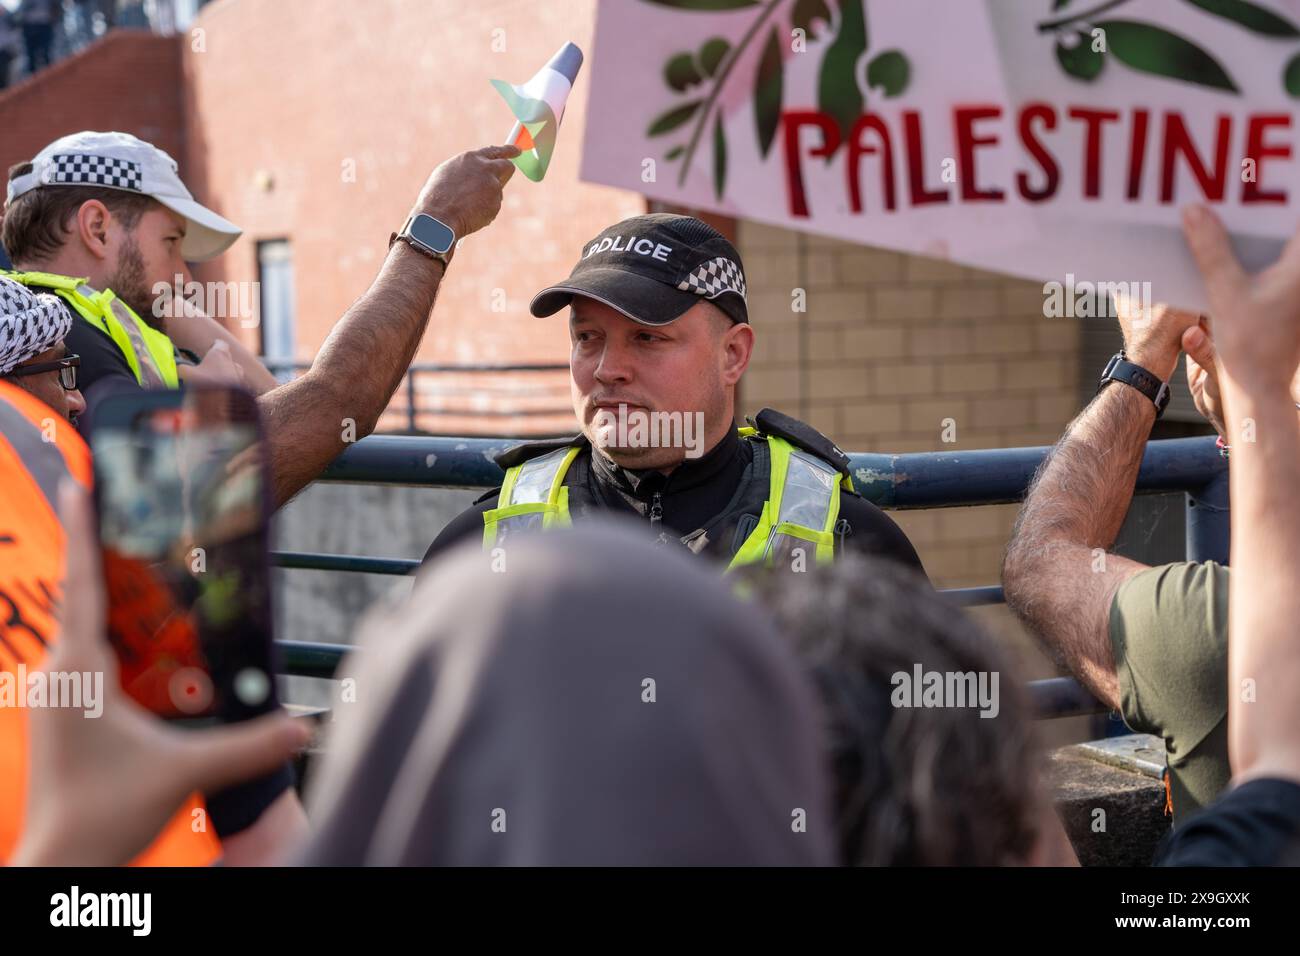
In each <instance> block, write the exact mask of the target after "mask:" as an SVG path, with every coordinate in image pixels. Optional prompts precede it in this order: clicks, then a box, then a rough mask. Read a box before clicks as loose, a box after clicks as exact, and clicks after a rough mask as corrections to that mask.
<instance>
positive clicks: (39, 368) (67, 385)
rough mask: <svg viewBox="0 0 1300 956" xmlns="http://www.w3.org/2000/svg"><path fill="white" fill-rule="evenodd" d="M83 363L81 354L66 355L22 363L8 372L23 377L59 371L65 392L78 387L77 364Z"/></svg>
mask: <svg viewBox="0 0 1300 956" xmlns="http://www.w3.org/2000/svg"><path fill="white" fill-rule="evenodd" d="M80 364H81V356H80V355H65V356H63V358H61V359H55V360H54V361H53V362H37V363H36V364H35V365H20V366H18V367H17V368H16V369H14V370H13V371H12V372H10V373H9V374H8V377H9V378H21V377H22V376H24V375H40V374H41V373H42V372H56V371H57V372H58V373H59V384H60V385H62V386H63V390H64V391H65V392H71V391H72V390H73V389H75V388H76V387H77V366H78V365H80Z"/></svg>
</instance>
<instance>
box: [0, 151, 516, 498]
mask: <svg viewBox="0 0 1300 956" xmlns="http://www.w3.org/2000/svg"><path fill="white" fill-rule="evenodd" d="M518 155H519V150H518V149H516V148H515V147H513V146H491V147H487V148H485V149H480V150H475V151H472V152H467V153H462V154H460V155H459V156H455V157H453V158H452V159H450V160H448V161H447V162H445V163H443V164H442V165H441V166H439V167H438V168H437V169H436V170H434V172H433V174H432V175H431V176H430V177H429V179H428V181H427V182H426V183H425V186H424V189H423V190H422V191H421V193H420V197H419V199H417V201H416V204H415V206H414V207H413V208H412V210H411V214H410V216H409V217H408V219H407V222H406V225H405V226H404V227H403V228H402V230H401V232H400V233H394V234H393V235H392V237H391V238H390V240H389V252H388V255H387V257H386V258H385V260H384V262H383V265H382V267H381V269H380V272H379V275H378V277H377V278H376V280H375V282H374V284H373V285H372V286H371V288H370V289H369V290H368V291H367V292H366V293H365V294H364V295H362V297H361V298H360V299H358V300H357V302H356V303H355V304H353V306H352V307H351V308H350V309H349V310H348V311H347V313H346V314H345V315H344V316H343V318H342V319H341V320H340V321H339V322H338V323H337V324H336V326H335V328H334V331H333V333H332V334H331V336H330V338H329V340H328V341H327V342H326V343H325V345H324V346H322V348H321V350H320V352H319V354H318V355H317V357H316V360H315V362H313V364H312V367H311V368H310V369H309V370H308V371H307V372H306V373H304V374H303V375H302V376H301V377H299V378H298V379H296V380H294V381H292V382H289V383H287V384H284V385H281V386H279V387H275V381H274V379H273V378H272V377H271V376H270V373H269V372H267V370H266V369H265V368H264V367H263V366H262V365H261V364H260V363H259V362H258V361H257V359H256V357H255V356H252V355H251V354H250V353H249V352H248V351H247V350H246V349H244V348H243V346H242V345H240V344H239V342H238V341H237V340H236V339H235V338H234V337H233V336H231V335H230V334H229V333H228V332H226V331H225V330H224V329H222V328H221V327H220V326H219V324H218V323H216V322H214V321H213V320H211V319H209V318H207V317H206V316H202V315H194V314H186V315H183V316H180V317H176V318H166V317H163V318H159V317H158V316H157V312H158V311H159V310H156V309H154V307H153V303H154V301H155V298H156V297H155V296H154V295H153V293H152V290H153V289H154V288H155V286H157V285H159V284H161V285H163V286H166V287H168V288H171V287H173V285H174V283H175V277H176V276H177V275H180V276H182V277H184V278H185V279H186V280H188V277H189V271H188V268H187V266H186V263H187V262H202V261H204V260H207V259H211V258H213V257H215V256H218V255H220V254H221V253H222V252H224V251H225V250H226V249H227V248H228V247H229V246H230V245H231V244H232V243H233V242H234V241H235V240H236V239H237V238H239V235H240V230H239V228H238V227H237V226H235V225H233V224H232V223H230V222H228V221H227V220H226V219H224V218H222V217H221V216H219V215H217V214H216V213H215V212H213V211H212V210H210V209H208V208H206V207H205V206H203V205H201V204H200V203H198V202H196V201H195V199H194V197H193V196H192V195H191V194H190V192H189V190H188V189H187V188H186V187H185V184H184V183H183V182H181V180H180V177H179V176H178V174H177V166H176V162H175V161H174V160H173V159H172V158H171V157H170V156H168V155H167V154H166V153H165V152H163V151H162V150H160V149H158V148H156V147H154V146H152V145H150V144H149V143H146V142H143V141H141V140H139V139H136V138H135V137H134V136H129V135H127V134H125V133H97V132H82V133H75V134H73V135H71V136H65V137H63V138H61V139H59V140H56V141H55V142H53V143H51V144H50V145H49V146H47V147H46V148H45V149H43V150H41V151H40V153H38V154H37V155H36V157H35V158H34V159H33V160H32V161H31V162H30V163H22V164H20V165H18V166H15V167H13V169H11V170H10V174H9V188H8V198H7V201H6V204H5V212H4V222H3V232H2V233H0V241H3V244H4V247H5V249H6V250H7V252H8V254H9V257H10V259H11V260H12V262H13V263H14V268H15V270H17V271H16V272H12V273H7V275H9V276H10V277H11V278H14V279H16V280H18V281H19V282H22V283H23V284H25V285H27V286H29V287H32V288H38V289H42V290H49V291H53V292H54V293H56V294H57V295H58V296H60V297H61V298H62V299H63V300H64V301H66V302H67V303H68V304H69V305H70V306H71V307H72V308H73V310H74V313H75V317H76V318H78V319H80V320H84V321H79V320H78V321H74V323H73V328H72V331H71V332H70V333H69V341H68V344H69V347H70V348H72V349H73V351H75V352H77V353H78V354H79V355H80V356H81V369H80V373H81V379H82V383H83V388H85V389H86V392H87V396H88V398H89V399H90V401H91V403H92V405H93V404H94V402H95V400H96V395H97V392H99V391H100V390H101V389H106V388H110V387H114V386H121V385H125V386H130V387H146V388H149V387H166V388H177V387H180V385H181V384H182V382H184V381H188V380H203V379H206V380H212V379H214V378H215V379H217V380H222V381H235V382H242V384H244V386H245V387H247V388H249V390H250V391H252V392H254V393H256V394H258V395H259V405H260V407H261V409H262V414H263V417H264V418H265V420H266V422H267V433H268V445H269V453H270V461H271V469H272V478H273V481H274V487H275V497H276V502H277V504H283V503H284V502H285V501H287V500H288V499H289V498H291V497H293V495H295V494H296V493H297V492H298V491H300V490H302V488H303V487H304V486H305V485H306V484H307V483H308V482H310V481H312V480H313V479H314V478H316V476H317V475H318V474H319V473H320V472H321V470H322V469H324V467H325V466H326V465H327V464H329V462H330V461H332V460H333V459H334V458H335V457H337V456H338V454H339V453H340V452H342V451H343V449H344V448H345V447H346V443H345V441H344V438H343V436H345V435H346V436H348V437H349V438H352V436H355V437H356V438H361V437H363V436H365V435H366V434H369V432H370V431H371V430H373V428H374V426H375V423H376V422H377V421H378V420H379V416H380V415H381V414H382V413H383V411H384V409H385V408H386V407H387V405H388V401H389V399H390V398H391V397H392V395H393V392H394V391H395V390H396V388H397V386H398V385H399V384H401V382H402V379H403V376H404V375H405V373H406V368H407V364H408V363H409V362H410V359H411V356H412V355H414V354H415V351H416V348H417V347H418V345H419V342H420V338H421V337H422V336H423V334H424V329H425V326H426V324H427V322H428V319H429V314H430V311H431V310H432V308H433V301H434V297H435V296H436V294H437V289H438V286H439V284H440V283H441V281H442V277H443V274H444V271H445V270H446V268H447V267H448V264H449V263H450V261H451V258H452V254H453V252H454V250H455V243H456V241H457V240H458V239H460V238H463V237H465V236H467V235H469V234H470V233H472V232H475V231H477V230H478V229H481V228H483V227H484V226H486V225H487V224H488V223H490V222H491V221H492V220H493V219H494V218H495V217H496V214H497V211H498V210H499V209H500V207H501V200H502V191H503V189H504V186H505V183H506V181H507V180H508V179H509V178H510V175H511V174H512V173H513V172H514V168H515V167H514V166H513V165H511V163H510V162H509V160H510V159H511V158H513V157H515V156H518ZM399 239H400V240H403V241H400V242H399V241H397V240H399ZM173 311H174V310H173ZM218 342H224V346H222V345H217V344H215V343H218ZM177 346H180V347H181V348H185V349H189V350H191V351H193V352H195V353H197V354H199V355H201V356H203V359H202V361H201V362H200V363H199V364H198V365H197V366H193V365H190V366H187V365H186V362H185V359H184V358H183V357H182V358H181V360H180V361H179V362H178V359H177V356H178V352H177Z"/></svg>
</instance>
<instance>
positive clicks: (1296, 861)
mask: <svg viewBox="0 0 1300 956" xmlns="http://www.w3.org/2000/svg"><path fill="white" fill-rule="evenodd" d="M1155 862H1156V865H1157V866H1296V865H1300V784H1298V783H1295V782H1294V781H1291V780H1278V779H1268V778H1260V779H1257V780H1249V781H1247V782H1246V783H1243V784H1242V785H1241V786H1239V787H1234V788H1233V789H1231V790H1229V791H1228V792H1227V793H1225V794H1224V795H1223V796H1222V797H1220V798H1219V799H1218V800H1217V801H1215V802H1214V803H1213V804H1211V805H1210V806H1209V807H1207V808H1205V809H1204V810H1202V811H1200V812H1199V813H1197V814H1194V815H1193V816H1192V817H1191V818H1189V819H1188V820H1187V822H1186V823H1184V824H1182V825H1181V826H1179V827H1178V829H1176V830H1174V831H1173V832H1171V833H1170V834H1169V835H1168V836H1167V837H1165V839H1164V841H1163V842H1162V843H1161V845H1160V849H1159V850H1157V851H1156V861H1155Z"/></svg>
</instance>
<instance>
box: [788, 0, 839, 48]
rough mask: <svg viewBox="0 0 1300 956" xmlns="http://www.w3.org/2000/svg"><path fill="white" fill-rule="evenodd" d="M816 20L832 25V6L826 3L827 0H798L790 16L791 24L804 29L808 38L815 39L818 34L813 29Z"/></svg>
mask: <svg viewBox="0 0 1300 956" xmlns="http://www.w3.org/2000/svg"><path fill="white" fill-rule="evenodd" d="M814 20H820V21H822V23H824V24H826V26H830V25H831V8H830V7H828V6H827V5H826V0H798V2H797V3H795V5H794V13H793V14H792V15H791V17H790V25H791V26H792V27H794V28H795V29H798V30H803V31H804V33H805V34H806V35H807V36H808V39H810V40H815V39H817V34H816V32H815V31H814V30H813V21H814Z"/></svg>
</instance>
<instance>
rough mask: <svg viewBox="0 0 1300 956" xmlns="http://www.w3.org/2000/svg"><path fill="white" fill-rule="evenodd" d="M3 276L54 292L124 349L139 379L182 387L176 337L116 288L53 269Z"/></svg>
mask: <svg viewBox="0 0 1300 956" xmlns="http://www.w3.org/2000/svg"><path fill="white" fill-rule="evenodd" d="M0 276H4V277H5V278H6V279H13V280H14V281H15V282H21V283H22V284H23V285H25V286H27V287H29V288H32V289H40V290H42V291H44V290H48V291H50V292H53V293H54V294H55V295H57V296H58V297H59V298H61V299H63V301H65V302H67V303H68V305H70V306H72V308H74V309H75V310H76V312H77V314H78V315H80V316H81V317H82V318H83V319H85V320H86V321H87V322H89V323H90V324H91V325H93V326H94V327H95V328H97V329H99V331H101V332H103V333H104V334H105V335H107V336H108V337H109V338H110V339H112V340H113V343H114V344H115V345H116V346H117V347H118V348H119V349H120V350H121V352H122V356H123V357H124V358H125V359H126V364H127V365H129V366H130V367H131V373H132V374H133V375H134V376H135V380H136V382H137V383H138V384H139V385H141V386H143V387H145V388H179V387H180V380H179V378H178V376H177V374H176V351H175V348H174V346H173V345H172V340H171V339H169V338H168V337H167V336H166V335H164V334H163V333H161V332H159V331H158V330H157V329H155V328H152V327H151V326H150V325H149V324H148V323H147V322H145V321H144V320H143V319H142V318H140V317H139V316H138V315H136V314H135V312H133V311H132V310H131V307H130V306H128V305H127V304H126V303H125V302H123V301H122V300H121V299H119V298H118V297H117V296H116V295H114V294H113V290H112V289H105V290H104V291H103V292H96V291H95V290H94V289H92V288H91V287H90V286H88V285H86V280H85V279H75V278H73V277H71V276H60V275H54V274H52V273H49V272H5V271H3V270H0Z"/></svg>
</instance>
